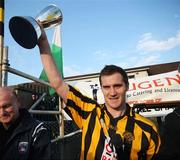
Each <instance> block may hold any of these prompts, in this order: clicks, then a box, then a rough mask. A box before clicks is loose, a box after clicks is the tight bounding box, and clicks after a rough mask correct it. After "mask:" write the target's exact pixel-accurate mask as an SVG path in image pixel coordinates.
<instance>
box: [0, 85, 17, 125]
mask: <svg viewBox="0 0 180 160" xmlns="http://www.w3.org/2000/svg"><path fill="white" fill-rule="evenodd" d="M18 115H19V111H18V101H17V99H16V97H15V95H13V94H12V91H11V90H10V89H7V88H3V89H0V122H1V123H2V124H3V125H9V124H11V123H12V122H13V121H14V120H15V119H16V118H17V117H18Z"/></svg>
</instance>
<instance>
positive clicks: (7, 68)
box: [4, 66, 51, 87]
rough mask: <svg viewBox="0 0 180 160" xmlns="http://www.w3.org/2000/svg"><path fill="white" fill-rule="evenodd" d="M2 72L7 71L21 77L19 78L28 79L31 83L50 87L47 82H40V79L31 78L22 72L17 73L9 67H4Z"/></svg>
mask: <svg viewBox="0 0 180 160" xmlns="http://www.w3.org/2000/svg"><path fill="white" fill-rule="evenodd" d="M4 70H6V71H8V72H10V73H13V74H15V75H18V76H21V77H24V78H27V79H30V80H32V81H35V82H39V83H41V84H44V85H47V86H49V87H51V85H50V84H49V83H48V82H45V81H42V80H40V79H38V78H36V77H33V76H31V75H29V74H26V73H24V72H21V71H18V70H16V69H14V68H11V67H9V66H6V68H4Z"/></svg>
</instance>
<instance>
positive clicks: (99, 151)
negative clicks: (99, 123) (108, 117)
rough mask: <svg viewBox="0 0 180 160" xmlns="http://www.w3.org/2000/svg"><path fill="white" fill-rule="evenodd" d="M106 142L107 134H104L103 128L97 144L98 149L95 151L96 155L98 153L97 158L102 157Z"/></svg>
mask: <svg viewBox="0 0 180 160" xmlns="http://www.w3.org/2000/svg"><path fill="white" fill-rule="evenodd" d="M100 142H101V143H100ZM104 143H105V135H104V132H103V129H102V128H101V131H100V137H99V143H98V145H97V149H96V153H95V155H96V157H95V159H100V158H101V156H102V153H103V150H104Z"/></svg>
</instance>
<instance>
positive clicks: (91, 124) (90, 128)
mask: <svg viewBox="0 0 180 160" xmlns="http://www.w3.org/2000/svg"><path fill="white" fill-rule="evenodd" d="M96 115H97V114H96V109H94V110H93V111H92V112H91V118H90V120H89V123H88V130H87V132H86V136H85V149H84V159H86V157H87V153H88V150H89V147H90V144H91V139H92V136H90V135H92V134H93V131H94V129H95V121H96Z"/></svg>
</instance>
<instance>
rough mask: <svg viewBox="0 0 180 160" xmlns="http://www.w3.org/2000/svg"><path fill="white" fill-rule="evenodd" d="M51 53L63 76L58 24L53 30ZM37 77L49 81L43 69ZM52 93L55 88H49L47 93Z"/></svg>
mask: <svg viewBox="0 0 180 160" xmlns="http://www.w3.org/2000/svg"><path fill="white" fill-rule="evenodd" d="M51 53H52V56H53V58H54V60H55V63H56V66H57V68H58V70H59V72H60V73H61V75H62V77H63V58H62V47H61V32H60V25H58V26H56V27H55V30H54V35H53V40H52V46H51ZM39 78H40V79H41V80H44V81H46V82H49V80H48V78H47V75H46V73H45V70H44V69H43V70H42V72H41V75H40V77H39ZM54 93H55V90H54V89H53V88H49V94H50V95H52V94H54Z"/></svg>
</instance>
